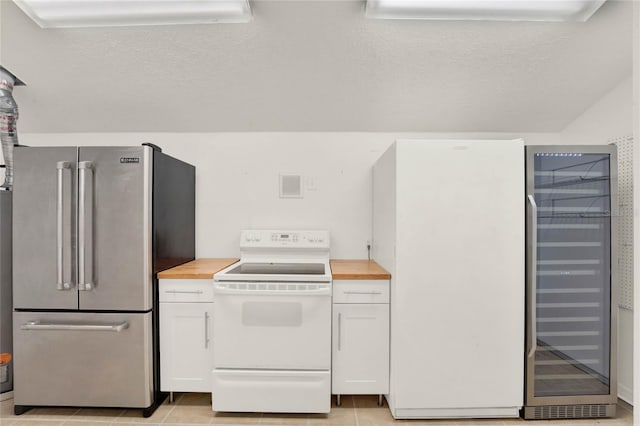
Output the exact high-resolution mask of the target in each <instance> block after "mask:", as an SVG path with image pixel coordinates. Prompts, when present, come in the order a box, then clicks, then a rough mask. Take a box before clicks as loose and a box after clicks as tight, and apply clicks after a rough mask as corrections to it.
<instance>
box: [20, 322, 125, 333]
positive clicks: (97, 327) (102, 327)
mask: <svg viewBox="0 0 640 426" xmlns="http://www.w3.org/2000/svg"><path fill="white" fill-rule="evenodd" d="M127 328H129V323H128V322H126V321H124V322H121V323H119V324H46V323H44V324H43V323H41V322H40V321H29V322H27V323H26V324H22V325H21V326H20V329H21V330H47V331H53V330H57V331H113V332H116V333H119V332H121V331H122V330H126V329H127Z"/></svg>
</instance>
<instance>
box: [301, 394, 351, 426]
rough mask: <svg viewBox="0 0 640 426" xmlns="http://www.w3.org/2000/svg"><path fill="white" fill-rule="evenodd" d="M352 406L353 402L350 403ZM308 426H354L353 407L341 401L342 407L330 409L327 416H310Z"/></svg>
mask: <svg viewBox="0 0 640 426" xmlns="http://www.w3.org/2000/svg"><path fill="white" fill-rule="evenodd" d="M351 404H353V401H351ZM308 424H310V425H327V426H356V425H357V424H358V423H357V421H356V412H355V410H354V409H353V406H348V405H346V401H344V400H343V404H342V407H331V412H330V413H329V414H326V415H325V414H310V415H309V422H308Z"/></svg>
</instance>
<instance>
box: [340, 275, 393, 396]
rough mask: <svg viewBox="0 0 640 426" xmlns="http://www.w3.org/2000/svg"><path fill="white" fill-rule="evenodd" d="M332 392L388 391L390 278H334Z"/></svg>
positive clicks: (366, 392)
mask: <svg viewBox="0 0 640 426" xmlns="http://www.w3.org/2000/svg"><path fill="white" fill-rule="evenodd" d="M333 286H334V290H333V294H334V299H333V332H332V340H333V344H332V353H333V360H332V385H331V386H332V393H333V394H335V395H338V401H339V396H340V395H342V394H373V395H383V394H387V393H388V392H389V280H334V281H333Z"/></svg>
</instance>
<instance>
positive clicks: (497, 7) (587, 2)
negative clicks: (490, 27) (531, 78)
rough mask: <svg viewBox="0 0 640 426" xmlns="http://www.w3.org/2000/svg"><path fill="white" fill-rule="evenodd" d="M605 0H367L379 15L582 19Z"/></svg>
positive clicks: (369, 12)
mask: <svg viewBox="0 0 640 426" xmlns="http://www.w3.org/2000/svg"><path fill="white" fill-rule="evenodd" d="M604 2H605V0H492V1H488V0H367V5H366V16H367V17H369V18H382V19H432V20H479V21H551V22H554V21H555V22H564V21H579V22H584V21H586V20H587V19H589V18H590V17H591V15H593V14H594V13H595V11H596V10H598V9H599V8H600V6H602V4H603V3H604Z"/></svg>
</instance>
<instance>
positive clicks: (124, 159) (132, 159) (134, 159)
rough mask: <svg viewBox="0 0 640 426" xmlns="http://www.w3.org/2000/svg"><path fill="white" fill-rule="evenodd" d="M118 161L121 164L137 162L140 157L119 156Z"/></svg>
mask: <svg viewBox="0 0 640 426" xmlns="http://www.w3.org/2000/svg"><path fill="white" fill-rule="evenodd" d="M120 162H121V163H122V164H127V163H139V162H140V158H139V157H120Z"/></svg>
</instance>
